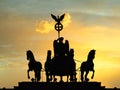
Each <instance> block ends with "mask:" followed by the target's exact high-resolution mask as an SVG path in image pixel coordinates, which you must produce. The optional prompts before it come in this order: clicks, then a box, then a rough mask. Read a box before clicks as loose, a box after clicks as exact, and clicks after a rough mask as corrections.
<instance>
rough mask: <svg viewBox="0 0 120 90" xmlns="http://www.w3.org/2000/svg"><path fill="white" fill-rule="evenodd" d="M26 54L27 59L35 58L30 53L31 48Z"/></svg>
mask: <svg viewBox="0 0 120 90" xmlns="http://www.w3.org/2000/svg"><path fill="white" fill-rule="evenodd" d="M26 55H27V59H28V60H29V59H31V60H35V58H34V55H33V53H32V51H31V50H28V51H27V54H26Z"/></svg>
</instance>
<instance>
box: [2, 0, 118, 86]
mask: <svg viewBox="0 0 120 90" xmlns="http://www.w3.org/2000/svg"><path fill="white" fill-rule="evenodd" d="M51 13H52V14H54V15H62V14H64V13H65V18H64V20H63V21H62V23H63V25H64V29H63V30H62V31H61V33H60V35H61V36H63V37H64V39H65V40H69V44H70V48H73V49H74V51H75V53H74V54H75V56H74V59H76V60H79V61H80V62H77V61H76V64H77V67H76V68H78V67H79V66H80V64H81V62H83V61H86V58H87V54H88V52H89V51H90V50H91V49H95V50H96V55H95V56H96V57H95V59H94V64H95V77H94V79H93V80H91V81H98V82H102V86H106V87H111V88H113V87H119V88H120V0H0V88H2V87H13V86H17V85H18V82H21V81H30V80H28V79H27V69H28V67H27V64H28V61H27V59H26V51H27V50H29V49H30V50H32V51H33V53H34V56H35V59H36V60H37V61H40V62H42V63H43V66H42V67H43V68H44V62H45V60H46V55H47V50H52V57H53V40H55V39H57V37H58V33H57V31H55V30H54V24H55V21H54V20H53V19H52V18H51V16H50V14H51ZM31 76H33V74H32V72H31ZM90 76H91V72H90V74H89V76H88V77H89V78H90ZM77 78H78V81H79V80H80V78H79V73H78V74H77ZM41 81H45V75H44V72H43V74H42V79H41Z"/></svg>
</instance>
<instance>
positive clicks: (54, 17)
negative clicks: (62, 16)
mask: <svg viewBox="0 0 120 90" xmlns="http://www.w3.org/2000/svg"><path fill="white" fill-rule="evenodd" d="M51 17H52V18H53V19H54V20H55V21H56V22H58V19H57V17H56V16H55V15H53V14H51Z"/></svg>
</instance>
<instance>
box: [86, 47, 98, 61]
mask: <svg viewBox="0 0 120 90" xmlns="http://www.w3.org/2000/svg"><path fill="white" fill-rule="evenodd" d="M95 51H96V50H94V49H92V50H90V52H89V53H88V57H87V61H92V60H93V59H94V58H95Z"/></svg>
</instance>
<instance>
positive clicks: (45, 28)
mask: <svg viewBox="0 0 120 90" xmlns="http://www.w3.org/2000/svg"><path fill="white" fill-rule="evenodd" d="M71 22H72V20H71V15H70V14H69V13H65V17H64V19H63V21H62V24H63V26H64V27H67V26H68V25H69V24H70V23H71ZM54 25H55V21H48V20H41V21H38V22H37V25H36V29H35V30H36V31H37V32H40V33H49V32H50V31H52V30H54Z"/></svg>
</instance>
